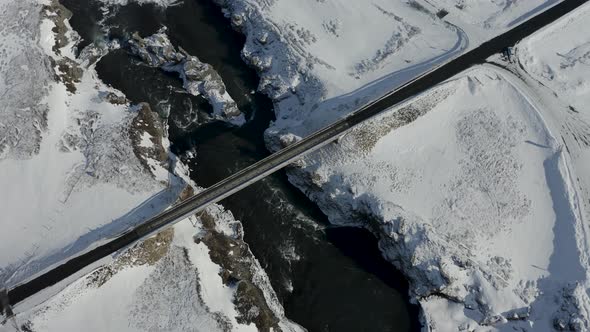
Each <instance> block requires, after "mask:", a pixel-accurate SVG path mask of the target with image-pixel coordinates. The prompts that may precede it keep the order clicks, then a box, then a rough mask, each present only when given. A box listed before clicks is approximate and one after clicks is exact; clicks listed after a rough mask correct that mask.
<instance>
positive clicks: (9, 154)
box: [0, 1, 183, 286]
mask: <svg viewBox="0 0 590 332" xmlns="http://www.w3.org/2000/svg"><path fill="white" fill-rule="evenodd" d="M0 5H1V6H2V7H3V11H2V16H3V20H2V22H3V24H2V26H3V28H4V29H6V30H7V32H8V33H6V34H2V36H3V37H2V38H12V39H14V40H18V41H19V43H22V44H23V45H21V46H18V47H16V44H11V43H10V42H9V41H6V43H4V42H3V44H7V45H15V48H14V49H15V50H16V51H15V52H14V53H5V56H3V58H2V59H3V60H2V61H3V63H6V64H7V65H6V66H5V67H3V68H2V70H1V71H0V75H2V77H3V79H2V80H1V81H2V82H12V84H13V85H12V86H10V87H7V86H3V87H2V88H3V89H2V91H4V92H5V96H4V98H2V99H1V100H0V103H2V105H3V107H2V110H3V111H2V113H0V117H1V118H2V120H1V121H0V122H1V123H2V127H3V130H1V131H0V132H1V133H2V135H3V136H4V138H3V141H4V142H5V144H4V145H3V151H2V152H3V153H2V159H1V160H0V188H2V190H0V210H2V218H1V219H0V220H1V225H0V227H1V228H2V232H1V233H0V243H1V247H2V249H1V250H0V283H2V284H4V285H6V286H10V285H14V284H15V283H18V282H20V281H22V280H23V279H24V278H27V277H30V276H31V275H33V274H35V273H38V272H40V271H41V270H43V269H45V268H47V267H49V266H51V265H52V264H55V263H57V262H60V261H61V260H62V259H64V258H66V257H69V256H71V255H73V254H77V253H80V252H81V251H84V250H86V249H88V247H89V246H90V245H96V244H97V243H98V241H100V240H103V239H105V238H108V237H109V236H112V235H114V234H117V233H119V232H121V231H123V230H125V229H126V228H128V227H129V226H131V225H133V224H135V223H137V222H139V221H141V220H142V219H144V218H146V217H147V216H150V215H153V214H155V213H157V212H159V211H161V210H162V209H164V208H166V207H167V206H169V205H170V204H171V203H172V202H174V201H175V200H176V197H177V195H178V193H179V192H180V190H182V188H183V185H182V183H181V182H182V181H179V180H178V179H174V178H173V177H171V176H170V174H169V172H168V171H167V170H166V168H167V167H168V165H167V163H168V160H167V159H168V158H167V156H164V160H154V159H152V158H150V157H149V156H148V155H146V156H144V157H145V158H143V157H142V156H140V154H138V153H136V151H135V150H134V147H133V144H132V142H131V135H130V131H132V130H136V131H137V132H141V131H143V130H144V129H141V128H136V129H133V128H132V123H133V121H134V119H135V118H136V117H137V116H138V113H139V111H138V109H137V108H135V107H130V105H129V104H127V103H123V104H119V103H112V102H110V101H109V100H108V99H109V98H111V97H113V96H117V95H120V93H119V92H117V91H114V90H112V89H110V88H109V87H107V86H105V85H104V84H102V83H101V82H100V81H99V80H98V78H97V75H96V72H95V71H94V68H93V65H90V66H89V67H88V68H86V67H85V64H84V63H80V61H79V60H76V59H75V58H74V56H73V52H72V47H73V46H74V44H75V42H76V40H77V36H75V35H74V34H72V33H71V32H69V31H70V30H69V28H68V25H67V21H63V18H60V17H59V16H58V15H57V14H56V13H55V12H52V11H49V10H42V9H41V4H38V3H36V2H34V1H18V2H13V1H3V2H2V3H1V4H0ZM42 16H43V17H42ZM47 16H51V18H49V17H47ZM17 18H18V20H17ZM11 20H16V21H15V22H13V23H11ZM39 22H41V25H40V26H39ZM56 22H57V23H56ZM56 24H59V25H60V26H61V25H64V27H63V29H61V28H60V29H58V28H56V29H58V30H60V32H59V33H58V34H54V33H53V32H52V31H51V30H52V29H53V28H54V27H56ZM62 30H63V31H62ZM9 33H13V34H14V36H11V35H10V34H9ZM27 33H28V34H29V36H27V35H26V34H27ZM5 36H8V37H5ZM56 36H58V38H56ZM7 49H9V47H7ZM25 49H26V50H27V51H25ZM54 71H55V74H54ZM54 75H56V78H57V80H56V79H54ZM4 84H6V83H4ZM159 143H160V144H159V145H160V149H165V148H167V146H166V145H167V142H166V140H165V139H163V140H162V139H161V142H159ZM162 144H163V145H164V146H162ZM140 157H141V158H143V159H145V161H146V163H147V164H149V165H151V166H150V167H151V168H148V167H146V166H144V164H142V162H141V160H140Z"/></svg>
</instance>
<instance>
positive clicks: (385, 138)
mask: <svg viewBox="0 0 590 332" xmlns="http://www.w3.org/2000/svg"><path fill="white" fill-rule="evenodd" d="M558 138H559V137H558ZM564 154H565V150H564V149H563V148H562V146H561V145H560V141H559V140H557V139H556V138H555V137H554V136H553V135H552V132H551V131H550V130H549V129H548V128H547V126H546V125H545V122H544V120H543V117H542V114H541V113H540V111H539V108H538V105H537V103H536V102H535V101H534V100H533V99H532V98H531V97H530V96H529V95H528V94H527V93H526V91H522V90H521V89H520V88H519V87H517V86H514V85H513V84H512V83H511V82H510V79H508V78H506V77H505V76H503V75H502V74H501V73H500V72H498V71H495V70H494V69H491V68H487V67H485V68H483V67H478V68H475V69H473V70H471V71H469V72H466V73H464V74H462V75H460V76H459V77H457V78H455V79H453V80H452V81H450V82H447V83H445V84H443V85H441V86H438V87H437V88H435V89H433V90H431V91H429V92H427V93H425V94H424V95H422V96H420V97H419V98H417V99H416V100H414V101H412V102H411V103H408V104H406V105H403V106H401V107H399V108H397V109H394V110H391V111H388V112H386V113H384V114H383V115H381V116H379V117H377V118H375V119H374V120H372V121H370V122H369V123H367V124H363V125H362V126H360V127H359V128H356V129H355V130H353V131H352V132H351V133H349V134H347V135H346V136H344V137H343V138H342V139H341V140H339V142H338V143H337V144H333V145H330V146H329V147H327V148H324V149H323V150H321V151H319V152H317V153H314V154H312V155H310V156H308V157H306V158H304V159H303V162H302V163H301V164H302V165H304V167H303V168H300V169H293V170H291V172H290V179H291V181H292V182H293V183H294V184H295V185H296V186H298V187H299V188H302V190H304V191H305V192H306V194H307V195H308V196H309V197H311V198H312V199H313V200H314V201H316V202H318V204H319V205H320V207H321V208H322V210H323V211H324V212H325V213H326V214H327V215H328V216H329V217H330V220H331V222H333V223H335V224H343V225H357V226H363V227H368V228H369V229H371V230H373V231H374V232H375V233H376V234H379V235H380V239H381V240H380V246H381V249H382V251H383V253H384V255H385V256H386V257H387V258H388V259H389V260H390V261H392V262H393V263H394V264H396V265H397V266H398V267H400V268H401V269H402V270H403V271H404V272H405V274H406V275H407V276H408V277H409V279H410V282H411V288H412V295H413V296H414V297H415V298H416V299H418V300H419V302H420V304H421V306H422V308H423V309H424V314H425V316H426V320H427V322H428V325H429V327H430V328H431V329H432V330H435V331H450V330H453V329H456V328H457V327H459V326H463V327H465V328H476V327H482V326H485V328H484V330H486V329H489V328H491V327H490V325H491V326H495V327H496V328H497V329H509V328H512V327H523V328H524V327H529V328H534V330H535V331H542V330H550V329H551V327H552V326H553V320H554V319H555V318H556V317H558V316H559V317H561V315H562V314H561V313H559V310H560V308H561V307H562V305H563V304H562V302H560V301H565V300H559V301H557V300H556V299H558V298H559V297H558V295H559V294H560V293H561V292H567V291H569V287H570V283H572V285H575V282H578V281H582V282H583V281H585V276H586V271H587V268H588V266H587V264H585V263H583V262H581V261H580V248H578V246H577V245H576V241H577V239H578V234H577V231H576V228H577V227H578V221H577V219H576V217H575V216H576V213H577V212H576V209H575V206H574V205H573V204H572V203H573V202H572V201H570V199H571V198H572V197H573V195H574V193H573V192H571V187H572V183H571V180H570V177H569V173H568V169H567V168H566V166H565V159H566V158H567V157H566V156H564ZM572 287H573V286H572ZM540 294H543V296H540ZM514 314H516V315H518V317H517V318H515V317H513V315H514ZM576 314H577V312H576ZM449 315H450V316H451V317H452V318H453V319H449V318H448V317H449ZM507 320H508V321H507Z"/></svg>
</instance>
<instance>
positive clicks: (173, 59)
mask: <svg viewBox="0 0 590 332" xmlns="http://www.w3.org/2000/svg"><path fill="white" fill-rule="evenodd" d="M129 48H130V50H131V53H133V54H135V55H136V56H138V57H139V58H140V59H141V60H142V61H143V62H144V63H145V64H147V65H148V66H151V67H160V68H162V69H163V70H165V71H168V72H176V73H178V74H179V75H180V78H181V79H182V80H183V83H184V88H185V90H186V91H187V92H188V93H190V94H192V95H194V96H198V95H202V96H203V97H205V99H207V100H208V101H209V103H210V104H211V106H212V107H213V119H215V120H222V121H227V122H229V123H232V124H235V125H242V124H244V123H245V118H244V115H243V114H242V113H241V112H240V110H239V109H238V106H237V105H236V103H235V101H234V100H233V99H232V98H231V96H230V95H229V94H228V93H227V91H226V88H225V84H224V83H223V80H222V79H221V76H219V74H218V73H217V72H216V71H215V69H214V68H213V67H212V66H211V65H209V64H206V63H204V62H201V61H200V60H199V58H197V57H196V56H192V55H190V54H188V53H187V52H186V51H185V50H183V49H182V48H179V50H178V51H177V50H176V48H175V47H174V46H173V45H172V43H171V42H170V40H169V39H168V37H167V36H166V30H165V29H162V30H160V31H159V32H158V33H156V34H154V35H152V36H149V37H146V38H141V37H140V36H139V35H138V34H137V33H136V34H134V35H133V37H132V38H131V39H130V40H129Z"/></svg>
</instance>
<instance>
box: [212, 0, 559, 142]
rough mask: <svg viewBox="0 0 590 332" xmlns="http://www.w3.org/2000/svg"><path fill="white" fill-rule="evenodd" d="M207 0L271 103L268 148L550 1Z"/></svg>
mask: <svg viewBox="0 0 590 332" xmlns="http://www.w3.org/2000/svg"><path fill="white" fill-rule="evenodd" d="M215 1H216V2H217V3H219V4H220V5H221V6H222V7H223V8H224V10H225V12H226V14H227V15H228V17H230V19H231V23H232V25H233V26H234V27H236V28H238V29H239V30H241V31H242V32H243V33H244V34H246V36H247V41H246V45H245V46H244V50H243V52H242V54H243V57H244V58H245V60H246V61H247V62H248V63H250V64H251V65H253V66H254V67H256V68H257V69H258V71H259V74H260V76H261V81H260V89H261V90H262V91H264V92H266V93H267V94H268V95H269V96H271V97H272V98H273V99H274V100H275V103H276V105H277V107H276V108H275V112H276V114H277V121H276V122H275V123H274V124H273V125H272V126H271V127H270V128H269V129H268V131H267V134H268V135H267V136H268V140H269V146H270V147H271V148H273V149H275V148H277V147H278V145H277V144H276V143H277V142H276V141H275V140H276V139H277V138H278V136H279V135H281V134H286V133H293V134H295V135H297V136H305V135H307V134H309V133H310V132H312V131H314V130H317V129H319V128H321V127H323V126H325V125H326V124H327V123H330V122H332V121H334V120H335V119H337V118H341V117H344V116H345V115H347V114H348V113H350V112H351V111H353V110H354V109H355V108H357V107H358V106H359V105H362V104H364V103H366V102H368V101H370V100H372V99H374V98H376V97H377V96H380V95H382V94H383V93H385V92H387V91H390V90H391V89H392V88H394V87H396V86H399V85H401V84H403V83H405V82H407V81H409V80H410V79H412V78H414V77H416V76H418V75H419V74H421V73H423V72H426V71H428V70H430V69H432V68H433V67H435V66H436V65H438V64H440V63H442V62H444V61H446V60H448V59H449V58H452V57H454V56H457V55H458V54H459V53H461V52H462V51H464V50H466V49H468V48H472V47H475V46H477V45H478V44H480V43H481V42H483V41H485V40H487V39H489V38H491V37H493V36H495V35H497V34H500V33H501V32H504V31H505V30H507V29H508V28H509V25H510V22H511V21H512V20H514V19H515V18H516V17H519V16H522V17H523V18H526V17H528V16H527V15H528V14H530V15H532V14H534V13H536V11H535V10H536V9H538V8H540V7H543V6H547V5H548V4H552V3H554V2H555V1H542V0H534V1H491V2H490V1H476V2H472V1H452V0H441V1H434V0H424V1H422V0H417V1H393V2H392V1H386V0H377V1H372V2H370V3H367V2H362V1H353V0H335V1H316V0H303V1H296V2H294V1H288V0H215ZM543 8H544V7H543ZM443 10H444V11H446V12H449V14H448V15H446V16H443V15H441V13H442V12H443ZM437 14H438V15H437ZM441 17H442V18H441Z"/></svg>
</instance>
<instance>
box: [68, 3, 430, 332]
mask: <svg viewBox="0 0 590 332" xmlns="http://www.w3.org/2000/svg"><path fill="white" fill-rule="evenodd" d="M61 2H62V3H63V4H64V5H65V6H66V7H67V8H69V9H70V10H72V12H73V14H74V16H73V18H72V20H71V25H72V27H73V28H74V29H75V30H76V31H78V33H79V34H80V35H81V36H82V37H83V38H84V41H83V42H82V45H87V44H88V43H90V42H92V41H93V40H95V39H100V38H105V36H104V35H103V34H102V32H101V29H100V28H99V26H98V23H97V22H99V21H100V20H101V18H102V17H101V15H102V14H101V11H100V6H98V5H97V4H96V2H94V1H93V0H62V1H61ZM106 24H107V25H108V26H109V27H111V28H110V34H109V36H108V37H107V38H125V37H126V36H128V35H129V33H132V32H135V31H138V32H139V33H140V34H141V35H142V36H147V35H150V34H152V33H154V32H156V31H157V30H158V29H159V28H160V27H161V26H166V27H167V28H168V30H167V34H168V36H169V37H170V40H171V41H172V43H173V44H175V46H182V47H183V48H184V49H185V50H187V51H188V52H189V53H190V54H192V55H196V56H197V57H199V59H201V61H203V62H206V63H209V64H211V65H212V66H213V67H214V68H215V69H216V70H217V71H218V72H219V74H220V75H221V77H222V78H223V80H224V82H225V84H226V86H227V90H228V92H229V94H230V95H231V96H232V97H233V98H234V100H235V101H236V102H237V103H238V106H239V107H240V109H241V110H242V111H243V112H245V113H246V114H247V117H248V119H249V121H248V123H247V124H246V125H244V126H243V127H241V128H237V127H231V126H227V125H225V124H223V123H220V122H217V123H215V122H214V123H193V122H191V120H192V119H194V118H195V117H196V118H200V115H201V114H203V113H206V112H208V111H210V107H209V106H208V104H207V102H206V101H205V100H204V99H203V98H200V97H194V96H190V95H187V94H186V93H183V91H182V86H181V82H180V80H179V79H178V77H177V76H175V75H170V74H165V73H164V72H162V71H161V70H159V69H154V68H149V67H146V66H142V65H140V64H138V63H137V60H136V59H134V58H133V57H132V56H130V55H128V54H127V53H126V52H125V51H124V50H117V51H114V52H112V53H110V54H109V55H107V56H106V57H104V58H103V59H102V60H101V61H100V62H99V63H98V65H97V71H98V73H99V76H100V78H101V79H102V80H103V81H104V82H105V83H107V84H110V85H112V86H113V87H115V88H117V89H119V90H121V91H122V92H123V93H125V94H126V95H127V97H128V98H129V99H130V100H131V101H132V102H135V103H137V102H143V101H147V102H149V103H150V105H151V106H152V108H153V109H154V110H160V111H162V109H164V108H166V109H167V108H169V109H170V121H169V124H170V129H169V136H170V141H171V143H172V151H173V152H175V153H176V154H177V155H180V156H182V155H184V154H185V152H186V151H187V150H191V151H196V157H194V158H191V159H184V161H185V162H186V163H187V164H188V165H189V167H190V169H191V177H192V178H193V179H194V180H195V182H196V183H198V184H199V185H200V186H204V187H207V186H210V185H212V184H214V183H215V182H216V181H219V180H221V179H223V178H224V177H226V176H228V175H230V174H232V173H233V172H236V171H237V170H239V169H241V168H243V167H245V166H247V165H250V164H252V163H253V162H255V161H257V160H259V159H261V158H263V157H264V156H267V155H268V154H269V152H268V151H267V150H266V148H265V146H264V141H263V136H262V135H263V132H264V130H265V129H266V128H267V126H268V123H269V121H271V120H272V119H273V116H274V114H273V112H272V107H273V106H272V102H271V101H270V100H269V99H268V98H266V97H265V96H263V95H261V94H259V93H253V91H254V90H256V86H257V84H258V77H257V76H256V73H255V72H254V71H253V70H252V69H251V68H248V67H247V66H246V65H245V63H244V62H243V61H242V60H241V58H240V50H241V47H242V45H243V43H244V37H243V36H242V35H240V34H239V33H237V32H235V31H233V30H232V29H231V27H230V26H229V21H228V20H227V19H226V18H225V17H223V15H222V13H221V10H220V9H219V8H218V7H216V6H215V5H214V4H213V3H212V2H211V1H210V0H185V1H184V2H182V3H181V5H176V6H172V7H169V8H167V9H162V8H157V7H155V6H153V5H143V6H140V5H136V4H134V3H131V4H129V5H127V6H123V7H120V8H119V10H118V12H117V14H116V15H115V16H113V17H111V18H109V19H108V20H106ZM221 204H222V205H223V206H224V207H225V208H227V209H229V210H230V211H231V212H232V213H233V214H234V216H235V217H236V219H238V220H240V221H241V222H242V223H243V226H244V232H245V240H246V242H247V243H248V244H249V246H250V248H251V250H252V252H253V253H254V255H255V256H256V257H257V259H258V260H259V261H260V263H261V265H262V266H263V267H264V269H265V271H266V272H267V274H268V275H269V278H270V280H271V283H272V285H273V288H274V289H275V291H276V292H277V295H278V297H279V299H280V300H281V302H282V304H283V306H284V308H285V312H286V315H287V317H289V318H290V319H292V320H293V321H295V322H297V323H298V324H300V325H302V326H304V327H305V328H307V329H309V330H310V331H339V332H340V331H414V330H419V319H418V308H417V307H416V306H414V305H411V304H410V303H409V297H408V295H407V293H408V285H407V282H406V281H405V279H404V278H403V276H402V275H401V274H400V273H399V272H398V271H397V270H396V269H394V268H393V266H392V265H391V264H389V263H388V262H387V261H385V260H384V259H383V258H382V257H381V254H380V252H379V249H378V247H377V241H376V239H375V238H374V237H373V235H372V234H370V233H369V232H368V231H365V230H361V229H355V228H335V227H330V225H329V224H328V222H327V219H326V217H325V216H324V215H323V214H322V213H321V211H319V209H318V208H317V207H316V206H315V205H314V204H313V203H312V202H311V201H310V200H308V199H307V198H306V197H305V196H304V195H303V194H302V193H301V192H300V191H299V190H297V189H296V188H294V187H293V186H292V185H290V184H289V182H288V181H287V177H286V175H285V173H284V172H278V173H276V174H274V175H272V176H269V177H267V178H266V179H264V180H262V181H260V182H258V183H256V184H254V185H252V186H250V187H248V188H246V189H244V190H242V191H241V192H238V193H236V194H234V195H232V196H230V197H228V198H227V199H225V200H223V201H222V202H221Z"/></svg>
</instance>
